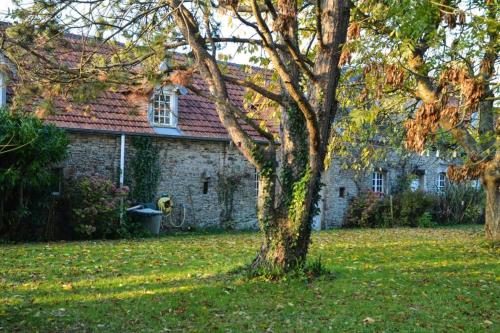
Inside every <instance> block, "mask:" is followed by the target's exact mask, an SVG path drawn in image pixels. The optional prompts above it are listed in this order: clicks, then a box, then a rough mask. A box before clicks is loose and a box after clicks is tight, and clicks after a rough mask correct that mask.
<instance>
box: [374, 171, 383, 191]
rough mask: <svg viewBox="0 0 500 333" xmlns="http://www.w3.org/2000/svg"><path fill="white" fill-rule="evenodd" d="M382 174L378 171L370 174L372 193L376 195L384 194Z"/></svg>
mask: <svg viewBox="0 0 500 333" xmlns="http://www.w3.org/2000/svg"><path fill="white" fill-rule="evenodd" d="M384 178H385V177H384V173H383V172H380V171H373V172H372V191H373V192H376V193H384V192H385V191H384V190H385V184H384Z"/></svg>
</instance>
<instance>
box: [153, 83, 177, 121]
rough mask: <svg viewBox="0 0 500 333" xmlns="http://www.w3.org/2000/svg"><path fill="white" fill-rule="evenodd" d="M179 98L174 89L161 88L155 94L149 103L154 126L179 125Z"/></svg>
mask: <svg viewBox="0 0 500 333" xmlns="http://www.w3.org/2000/svg"><path fill="white" fill-rule="evenodd" d="M176 108H177V99H176V95H175V93H174V92H173V91H171V90H168V89H166V88H160V89H157V90H156V91H155V93H154V94H153V96H152V98H151V101H150V105H149V117H150V120H151V123H152V124H153V125H154V126H160V127H161V126H167V127H175V126H177V112H176V111H177V110H176Z"/></svg>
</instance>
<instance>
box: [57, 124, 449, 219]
mask: <svg viewBox="0 0 500 333" xmlns="http://www.w3.org/2000/svg"><path fill="white" fill-rule="evenodd" d="M70 142H71V143H70V149H69V150H70V153H69V156H68V159H67V160H66V162H65V164H64V174H65V175H66V177H73V176H78V175H81V174H84V173H99V174H102V175H104V176H106V177H109V178H110V179H113V180H114V181H116V182H118V177H119V165H120V136H118V135H104V134H86V133H85V134H83V133H80V134H78V133H70ZM154 142H155V144H156V145H158V146H159V148H160V164H161V177H160V182H159V186H158V189H157V194H158V196H159V195H160V194H161V193H167V194H169V195H170V196H171V197H172V198H173V201H174V205H175V209H174V214H173V218H174V220H173V222H174V223H175V224H179V223H180V222H182V220H183V218H184V215H185V224H186V226H187V225H189V226H191V227H195V228H207V227H215V228H217V227H224V228H226V227H234V228H237V229H255V228H257V219H256V196H257V193H256V183H255V169H254V168H253V167H252V166H251V165H250V164H249V163H248V162H247V161H246V160H245V159H244V157H243V156H242V155H241V154H240V152H239V151H238V150H237V149H236V148H235V147H234V146H233V145H232V144H230V143H229V142H226V141H208V140H204V141H202V140H187V139H180V138H179V139H177V138H162V137H155V139H154ZM134 154H135V151H134V148H133V146H132V144H131V137H130V136H127V138H126V162H125V182H126V183H130V182H131V179H130V178H131V176H130V174H131V170H130V167H129V166H130V161H131V159H132V158H133V157H134ZM447 165H448V163H446V162H445V161H443V160H441V159H439V158H437V157H435V153H431V154H429V156H427V155H424V156H420V155H416V154H406V155H404V156H401V155H398V154H396V153H390V154H388V155H387V157H386V159H385V161H383V162H380V163H378V164H376V165H374V166H373V168H370V169H367V170H364V171H363V172H358V173H356V172H354V171H353V170H349V169H346V168H342V167H341V161H334V162H333V163H332V165H331V166H330V168H329V169H328V170H327V171H326V172H325V174H324V175H323V180H322V182H323V184H324V186H323V189H322V193H321V194H322V201H321V202H320V207H321V214H320V216H319V219H316V221H319V223H318V226H319V225H320V226H321V228H322V229H327V228H332V227H338V226H341V224H342V220H343V218H344V214H345V211H346V209H347V207H348V205H349V201H350V199H351V198H353V197H355V196H357V195H358V193H359V192H360V191H362V190H369V189H371V187H372V171H373V170H374V169H377V170H381V171H382V172H383V173H384V174H385V178H384V183H385V188H386V190H385V192H386V193H391V191H393V190H394V189H395V187H396V186H397V184H398V179H399V177H400V175H401V174H402V173H403V172H407V173H411V172H412V171H413V170H420V171H422V172H424V174H423V176H422V175H421V176H420V177H422V185H423V187H424V190H426V191H436V190H437V180H438V175H439V173H441V172H446V169H447ZM227 177H233V178H236V179H238V181H237V182H236V183H235V185H234V186H231V187H230V188H227V187H225V189H226V191H225V193H226V194H231V193H232V200H231V199H230V198H227V197H228V196H227V195H226V196H223V195H221V194H223V192H224V188H223V187H221V184H222V183H223V181H222V180H223V178H227ZM205 181H208V188H207V191H206V193H204V182H205ZM224 199H225V200H224ZM231 203H232V204H231ZM230 207H232V212H231V214H224V212H225V211H227V210H228V208H230ZM228 217H229V218H228Z"/></svg>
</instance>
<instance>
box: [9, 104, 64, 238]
mask: <svg viewBox="0 0 500 333" xmlns="http://www.w3.org/2000/svg"><path fill="white" fill-rule="evenodd" d="M67 146H68V139H67V137H66V134H65V133H64V132H63V131H62V130H60V129H57V128H56V127H55V126H53V125H47V124H44V123H43V121H42V120H40V119H38V118H35V117H33V116H31V115H26V114H22V113H15V114H13V113H11V112H9V111H8V110H6V109H0V236H1V237H4V238H9V239H15V240H41V239H50V238H54V237H56V236H55V234H56V233H57V230H55V229H57V223H56V222H57V221H56V216H55V214H54V207H55V205H56V204H57V198H56V197H54V196H52V195H51V191H52V190H53V189H52V188H51V184H52V183H54V182H57V181H58V179H57V177H58V176H59V175H58V174H57V173H54V169H53V167H54V166H57V164H58V163H60V162H61V161H63V160H64V158H65V156H66V152H67Z"/></svg>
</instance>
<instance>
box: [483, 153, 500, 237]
mask: <svg viewBox="0 0 500 333" xmlns="http://www.w3.org/2000/svg"><path fill="white" fill-rule="evenodd" d="M482 181H483V186H484V189H485V192H486V210H485V226H484V230H485V234H486V239H488V240H490V241H500V160H498V159H497V160H496V161H492V162H490V163H488V166H487V167H486V169H485V171H484V175H483V179H482Z"/></svg>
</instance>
